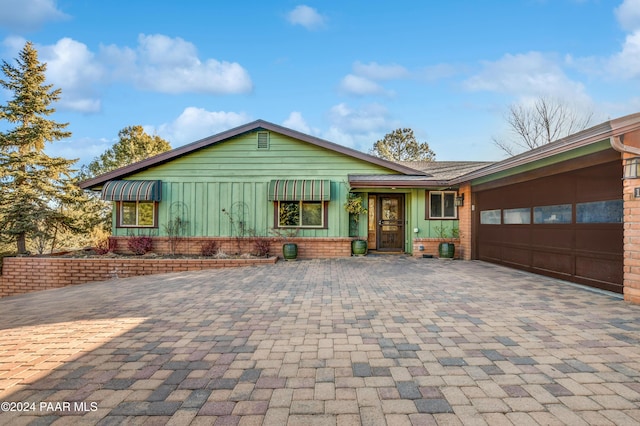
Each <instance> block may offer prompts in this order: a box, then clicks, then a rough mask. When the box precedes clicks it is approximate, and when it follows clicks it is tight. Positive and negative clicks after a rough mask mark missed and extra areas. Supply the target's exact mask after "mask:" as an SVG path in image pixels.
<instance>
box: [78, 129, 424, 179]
mask: <svg viewBox="0 0 640 426" xmlns="http://www.w3.org/2000/svg"><path fill="white" fill-rule="evenodd" d="M257 129H265V130H269V131H273V132H276V133H280V134H283V135H285V136H289V137H291V138H294V139H299V140H302V141H304V142H307V143H310V144H312V145H316V146H319V147H322V148H325V149H328V150H331V151H335V152H338V153H341V154H344V155H348V156H350V157H353V158H356V159H359V160H362V161H366V162H369V163H372V164H375V165H378V166H382V167H384V168H387V169H389V170H392V171H395V172H398V173H402V174H410V175H426V173H425V172H423V171H421V170H415V169H412V168H410V167H407V166H403V165H401V164H398V163H394V162H392V161H388V160H384V159H382V158H379V157H374V156H373V155H369V154H366V153H364V152H360V151H357V150H355V149H352V148H348V147H345V146H342V145H338V144H336V143H333V142H329V141H327V140H324V139H320V138H317V137H315V136H310V135H307V134H305V133H302V132H298V131H296V130H292V129H289V128H286V127H283V126H279V125H277V124H273V123H270V122H268V121H264V120H256V121H253V122H251V123H247V124H244V125H242V126H238V127H235V128H233V129H229V130H226V131H224V132H221V133H218V134H216V135H213V136H210V137H207V138H204V139H200V140H198V141H195V142H192V143H190V144H187V145H183V146H181V147H178V148H175V149H172V150H171V151H167V152H163V153H162V154H158V155H156V156H154V157H151V158H147V159H146V160H142V161H139V162H137V163H133V164H130V165H128V166H124V167H121V168H119V169H116V170H113V171H110V172H108V173H105V174H102V175H100V176H96V177H94V178H92V179H88V180H85V181H83V182H80V183H79V186H80V188H82V189H92V188H95V187H99V186H100V185H102V184H104V183H105V182H107V181H110V180H114V179H121V178H123V177H126V176H128V175H131V174H133V173H137V172H140V171H142V170H145V169H147V168H149V167H153V166H157V165H160V164H163V163H166V162H168V161H171V160H173V159H176V158H178V157H181V156H183V155H186V154H189V153H191V152H194V151H197V150H199V149H201V148H205V147H207V146H210V145H213V144H216V143H219V142H221V141H224V140H226V139H230V138H232V137H235V136H239V135H241V134H243V133H247V132H250V131H254V130H257Z"/></svg>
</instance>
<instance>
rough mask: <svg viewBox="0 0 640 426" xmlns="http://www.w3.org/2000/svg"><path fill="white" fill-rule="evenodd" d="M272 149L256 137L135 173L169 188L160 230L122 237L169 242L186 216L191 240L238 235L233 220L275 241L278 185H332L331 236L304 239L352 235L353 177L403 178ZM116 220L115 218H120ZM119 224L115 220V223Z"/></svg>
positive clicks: (338, 158)
mask: <svg viewBox="0 0 640 426" xmlns="http://www.w3.org/2000/svg"><path fill="white" fill-rule="evenodd" d="M269 138H270V141H269V149H258V138H257V132H256V131H253V132H249V133H246V134H243V135H239V136H236V137H233V138H230V139H229V140H226V141H223V142H220V143H217V144H214V145H212V146H209V147H206V148H203V149H200V150H198V151H195V152H192V153H189V154H187V155H185V156H183V157H180V158H175V159H173V160H172V161H170V162H168V163H165V164H161V165H158V166H153V167H151V168H149V169H147V170H144V171H141V172H138V173H135V174H133V175H130V176H128V177H127V179H148V180H155V179H158V180H161V181H162V201H161V202H160V205H159V212H158V215H159V221H158V223H159V224H160V226H159V228H158V229H157V230H153V232H151V231H150V230H149V229H137V230H132V229H127V228H115V222H114V229H115V230H116V235H122V236H124V235H128V234H129V233H130V232H131V231H134V233H139V234H142V235H145V234H149V233H150V232H151V233H152V234H153V235H160V236H162V235H166V232H165V229H164V226H163V225H164V224H166V223H167V222H168V220H169V219H170V218H171V217H173V216H175V215H176V214H179V215H180V216H182V218H183V219H186V220H187V221H188V231H187V235H189V236H235V235H237V233H238V230H237V227H236V229H232V226H231V222H230V220H229V216H228V215H226V214H225V213H224V212H222V209H225V210H226V211H227V212H228V213H230V214H231V215H232V216H233V217H234V220H235V221H236V225H237V222H239V221H242V222H244V227H245V230H249V229H251V230H254V231H255V232H256V233H257V234H258V235H269V232H270V230H271V229H272V227H273V224H274V208H273V202H270V201H268V199H267V198H268V186H269V182H270V181H271V180H273V179H328V180H330V181H331V201H330V202H329V203H328V224H327V227H326V229H307V230H302V231H301V232H300V233H299V234H298V235H299V236H308V237H340V236H348V235H349V230H348V218H347V213H346V212H345V211H344V208H343V204H344V202H345V200H346V197H347V192H348V175H349V174H367V173H372V174H381V173H389V174H397V172H394V171H392V170H389V169H386V168H384V167H382V166H377V165H375V164H371V163H368V162H366V161H363V160H359V159H357V158H353V157H349V156H346V155H343V154H341V153H338V152H334V151H331V150H328V149H324V148H322V147H319V146H315V145H312V144H308V143H306V142H303V141H299V140H297V139H294V138H291V137H288V136H285V135H281V134H279V133H274V132H269ZM114 218H115V215H114ZM114 220H115V219H114Z"/></svg>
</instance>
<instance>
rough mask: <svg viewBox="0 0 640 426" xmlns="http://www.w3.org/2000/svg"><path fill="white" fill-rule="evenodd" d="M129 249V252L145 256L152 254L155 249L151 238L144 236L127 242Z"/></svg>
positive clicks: (132, 238)
mask: <svg viewBox="0 0 640 426" xmlns="http://www.w3.org/2000/svg"><path fill="white" fill-rule="evenodd" d="M127 247H129V250H131V251H132V252H133V253H135V254H137V255H143V254H145V253H148V252H150V251H151V249H152V248H153V239H152V238H151V237H146V236H142V235H139V236H135V237H129V240H128V241H127Z"/></svg>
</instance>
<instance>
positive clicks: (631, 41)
mask: <svg viewBox="0 0 640 426" xmlns="http://www.w3.org/2000/svg"><path fill="white" fill-rule="evenodd" d="M608 69H609V71H610V73H611V74H612V75H613V76H616V77H619V78H620V77H621V78H637V77H639V76H640V30H639V31H636V32H634V33H632V34H629V35H627V37H626V39H625V41H624V44H623V46H622V50H621V51H620V52H618V53H616V54H615V55H613V56H612V57H611V58H610V59H609V66H608Z"/></svg>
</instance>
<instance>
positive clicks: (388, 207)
mask: <svg viewBox="0 0 640 426" xmlns="http://www.w3.org/2000/svg"><path fill="white" fill-rule="evenodd" d="M377 200H378V203H377V219H378V222H377V224H378V226H377V249H378V250H380V251H404V195H403V194H379V195H378V197H377Z"/></svg>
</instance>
